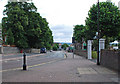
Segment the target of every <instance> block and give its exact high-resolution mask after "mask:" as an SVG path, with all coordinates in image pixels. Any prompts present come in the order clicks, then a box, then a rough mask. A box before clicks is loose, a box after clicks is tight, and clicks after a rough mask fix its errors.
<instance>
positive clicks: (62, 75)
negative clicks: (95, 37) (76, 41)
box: [2, 52, 119, 84]
mask: <svg viewBox="0 0 120 84" xmlns="http://www.w3.org/2000/svg"><path fill="white" fill-rule="evenodd" d="M66 56H67V58H66ZM6 73H9V74H7V76H4V74H6ZM2 74H3V78H2V81H3V82H92V83H94V82H96V83H99V82H100V83H101V84H102V83H104V84H109V83H110V84H111V83H112V84H113V83H115V84H118V82H119V81H118V73H117V72H115V71H113V70H110V69H108V68H105V67H103V66H98V65H96V63H95V62H92V61H90V60H87V59H85V58H84V57H81V56H78V55H74V59H73V54H72V53H67V52H66V55H65V57H64V59H62V60H61V59H60V60H55V61H51V62H47V63H43V64H38V65H36V66H32V67H28V70H27V71H23V70H21V69H16V70H11V71H7V72H6V71H5V72H2Z"/></svg>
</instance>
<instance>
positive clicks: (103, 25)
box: [86, 2, 120, 39]
mask: <svg viewBox="0 0 120 84" xmlns="http://www.w3.org/2000/svg"><path fill="white" fill-rule="evenodd" d="M97 11H98V7H97V4H94V5H93V6H92V7H91V8H90V10H89V13H88V17H87V18H86V27H87V31H88V32H87V35H89V36H90V37H89V39H93V37H94V36H95V33H96V32H97ZM99 24H100V37H101V38H102V37H104V36H105V37H112V38H114V39H118V38H116V37H117V36H118V34H120V12H119V10H118V7H117V6H115V5H114V4H113V3H111V2H100V16H99ZM118 31H119V32H118Z"/></svg>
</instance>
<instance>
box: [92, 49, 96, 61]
mask: <svg viewBox="0 0 120 84" xmlns="http://www.w3.org/2000/svg"><path fill="white" fill-rule="evenodd" d="M92 58H93V59H97V51H92Z"/></svg>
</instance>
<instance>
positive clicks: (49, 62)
mask: <svg viewBox="0 0 120 84" xmlns="http://www.w3.org/2000/svg"><path fill="white" fill-rule="evenodd" d="M56 61H58V60H54V61H49V62H45V63H41V64H36V65H32V66H27V67H28V68H32V67H36V66H41V65H45V64H50V63H53V62H56ZM22 68H23V67H20V68H14V69H7V70H1V71H0V72H6V71H14V70H20V69H22Z"/></svg>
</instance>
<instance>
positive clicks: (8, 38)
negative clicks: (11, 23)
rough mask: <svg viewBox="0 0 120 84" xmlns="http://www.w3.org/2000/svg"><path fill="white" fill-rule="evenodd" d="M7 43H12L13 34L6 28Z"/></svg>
mask: <svg viewBox="0 0 120 84" xmlns="http://www.w3.org/2000/svg"><path fill="white" fill-rule="evenodd" d="M7 43H8V44H10V45H12V44H14V36H13V33H12V31H11V29H9V30H8V35H7Z"/></svg>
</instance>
